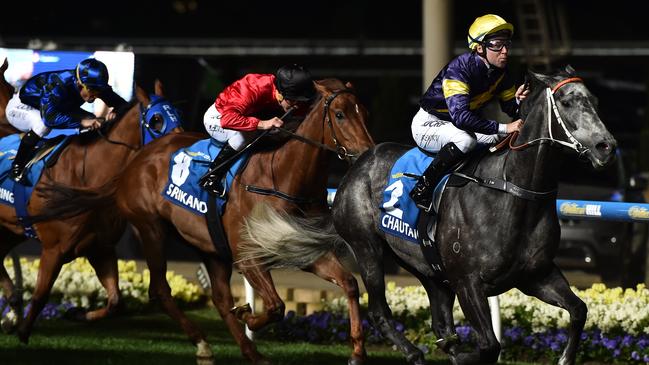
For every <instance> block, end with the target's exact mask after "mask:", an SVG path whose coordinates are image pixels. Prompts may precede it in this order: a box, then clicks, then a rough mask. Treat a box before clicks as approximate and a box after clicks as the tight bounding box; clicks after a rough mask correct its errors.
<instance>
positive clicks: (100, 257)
mask: <svg viewBox="0 0 649 365" xmlns="http://www.w3.org/2000/svg"><path fill="white" fill-rule="evenodd" d="M87 257H88V261H89V262H90V265H91V266H92V267H93V268H94V269H95V273H96V275H97V278H98V279H99V281H100V282H101V285H103V286H104V288H105V289H106V294H107V298H106V306H105V307H104V308H99V309H97V310H94V311H90V312H87V313H85V314H84V316H83V319H85V320H87V321H95V320H98V319H101V318H105V317H107V316H109V315H111V314H113V313H114V312H115V311H116V310H117V307H118V305H119V302H120V292H119V278H118V271H117V255H116V254H115V246H112V245H101V246H98V247H96V248H93V250H92V252H90V253H89V254H88V255H87Z"/></svg>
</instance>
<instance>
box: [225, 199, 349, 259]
mask: <svg viewBox="0 0 649 365" xmlns="http://www.w3.org/2000/svg"><path fill="white" fill-rule="evenodd" d="M241 230H242V232H241V237H242V242H241V243H240V244H239V246H238V259H237V263H238V264H239V265H240V266H243V267H245V266H246V265H252V264H261V265H264V266H265V267H267V268H268V269H274V268H298V269H302V268H305V267H308V266H309V265H311V264H312V263H313V262H315V261H316V260H317V259H319V258H320V257H322V255H324V254H326V253H328V252H333V253H334V254H336V253H337V254H341V255H342V253H343V252H338V251H341V250H346V244H345V241H344V240H343V239H342V237H340V236H339V235H338V234H337V233H336V230H335V229H334V226H333V221H332V219H331V215H330V214H326V215H321V216H315V217H308V218H303V217H296V216H292V215H290V214H288V213H286V212H278V211H276V210H275V209H273V208H272V207H270V206H269V205H267V204H258V205H257V206H255V207H254V208H253V210H252V213H251V214H250V215H249V216H248V218H246V219H245V221H244V225H243V227H242V229H241Z"/></svg>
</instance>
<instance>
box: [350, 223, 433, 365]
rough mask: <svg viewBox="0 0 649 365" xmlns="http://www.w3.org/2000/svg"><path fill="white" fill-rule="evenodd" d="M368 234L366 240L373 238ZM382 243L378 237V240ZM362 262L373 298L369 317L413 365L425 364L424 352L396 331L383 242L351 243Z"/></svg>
mask: <svg viewBox="0 0 649 365" xmlns="http://www.w3.org/2000/svg"><path fill="white" fill-rule="evenodd" d="M370 235H371V233H369V234H367V236H366V237H368V236H370ZM376 239H377V240H378V238H376ZM347 242H349V244H350V246H351V247H352V249H353V250H354V255H355V257H356V259H357V261H358V266H359V268H360V273H361V277H362V278H363V282H364V283H365V288H366V289H367V294H368V296H369V303H368V313H367V314H368V316H369V318H370V320H371V321H372V323H373V324H374V327H376V328H377V329H378V330H379V331H380V332H381V333H382V334H383V335H384V336H385V337H387V338H388V339H389V340H390V341H392V343H393V344H394V345H395V346H397V348H398V349H399V350H400V351H401V352H403V353H404V355H405V356H406V359H407V360H408V362H410V363H411V364H416V365H420V364H422V365H423V364H425V363H426V360H425V359H424V353H423V352H422V351H421V350H420V349H419V348H417V347H416V346H415V345H413V344H412V343H411V342H410V341H408V339H407V338H406V336H404V335H403V333H401V332H399V331H397V329H396V328H395V324H394V320H393V317H392V311H391V310H390V307H389V306H388V302H387V299H386V298H385V272H384V270H383V252H382V251H381V248H380V247H381V246H382V243H380V242H377V243H372V244H368V243H367V241H366V240H365V239H362V238H361V239H359V241H357V242H352V241H351V240H348V241H347Z"/></svg>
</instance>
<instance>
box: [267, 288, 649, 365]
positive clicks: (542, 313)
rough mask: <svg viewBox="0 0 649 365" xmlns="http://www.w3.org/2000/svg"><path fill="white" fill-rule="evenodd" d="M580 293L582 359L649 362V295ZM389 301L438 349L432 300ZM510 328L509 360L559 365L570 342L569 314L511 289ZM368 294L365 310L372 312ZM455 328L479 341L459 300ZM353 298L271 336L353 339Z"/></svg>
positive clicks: (506, 335)
mask: <svg viewBox="0 0 649 365" xmlns="http://www.w3.org/2000/svg"><path fill="white" fill-rule="evenodd" d="M573 291H574V292H575V293H576V294H577V295H578V296H579V297H580V298H581V299H582V300H583V301H584V302H585V303H586V305H587V306H588V318H587V321H586V326H585V331H584V333H583V334H582V336H581V344H580V347H579V354H578V357H579V360H580V362H583V361H596V362H601V363H607V364H611V363H620V364H643V363H649V290H647V288H645V286H644V285H638V286H637V287H636V289H626V290H624V289H621V288H612V289H608V288H606V287H605V286H604V285H603V284H595V285H593V286H592V287H591V288H589V289H586V290H577V289H575V288H573ZM386 298H387V301H388V304H389V305H390V308H391V309H392V313H393V315H394V317H395V320H396V321H397V328H398V329H400V330H402V331H404V332H405V334H406V336H407V337H408V338H409V339H410V340H411V341H412V342H413V343H415V344H417V345H418V346H419V347H420V348H422V349H423V350H425V351H428V350H430V349H434V348H435V347H434V342H435V340H436V338H435V337H434V335H432V332H431V330H430V325H431V320H430V312H429V309H428V305H429V303H428V297H427V296H426V293H425V291H424V289H423V288H422V287H419V286H417V287H415V286H411V287H397V286H396V285H395V284H394V283H388V285H387V287H386ZM499 299H500V306H501V309H500V312H501V317H502V325H503V328H504V330H503V338H502V346H503V352H502V358H503V359H504V360H519V361H521V360H522V361H538V360H542V361H544V362H546V361H549V362H555V363H556V361H557V359H558V358H559V356H560V355H561V352H562V351H563V348H564V346H565V344H566V341H567V339H568V335H567V328H568V323H569V315H568V312H567V311H565V310H563V309H559V308H557V307H553V306H551V305H549V304H546V303H543V302H541V301H539V300H538V299H536V298H533V297H528V296H526V295H525V294H523V293H521V292H520V291H518V290H511V291H509V292H507V293H505V294H503V295H501V296H500V297H499ZM367 300H368V298H367V294H364V295H363V296H362V297H361V299H360V302H361V306H362V307H363V308H366V307H367ZM453 312H454V318H455V320H456V330H457V333H458V335H459V336H460V339H461V340H462V342H463V343H466V344H471V343H472V342H473V332H472V330H471V328H470V327H469V326H467V325H466V320H465V318H464V315H463V313H462V311H461V309H460V308H459V305H458V304H457V301H456V303H455V306H454V309H453ZM346 313H347V300H346V298H339V299H336V300H334V301H332V302H330V303H326V305H325V311H324V312H321V313H316V314H313V315H311V316H307V317H296V316H295V315H294V313H289V314H288V315H287V316H286V318H285V320H284V321H283V322H282V323H281V324H280V325H278V326H277V327H275V328H273V329H271V330H268V331H266V332H265V335H266V336H270V337H278V338H283V339H287V340H290V339H294V340H297V341H304V339H307V340H308V341H311V342H323V341H346V340H347V337H348V336H347V334H348V331H349V322H348V321H347V320H346ZM364 327H366V332H365V333H366V336H367V338H368V341H369V342H382V341H383V342H384V340H383V339H382V338H381V336H380V334H379V333H378V332H376V331H375V330H374V329H370V328H369V327H368V326H367V322H366V321H364Z"/></svg>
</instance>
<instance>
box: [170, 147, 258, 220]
mask: <svg viewBox="0 0 649 365" xmlns="http://www.w3.org/2000/svg"><path fill="white" fill-rule="evenodd" d="M220 150H221V146H219V145H218V144H217V143H216V142H214V140H212V139H211V138H209V139H203V140H200V141H198V142H196V143H194V144H193V145H191V146H189V147H186V148H181V149H179V150H178V151H175V152H173V153H172V154H171V160H170V161H169V179H168V180H167V185H166V186H165V188H164V190H163V191H162V192H161V194H162V196H163V197H164V198H165V199H167V200H169V201H170V202H172V203H174V204H176V205H178V206H180V207H183V208H185V209H187V210H189V211H191V212H193V213H196V214H201V215H202V214H205V213H207V200H208V199H209V197H210V195H209V194H208V193H207V192H206V191H205V190H203V189H202V188H201V187H200V186H199V184H198V180H199V179H200V178H201V176H203V175H204V174H205V173H207V170H208V169H209V166H210V163H211V162H212V160H213V159H214V158H215V157H216V155H218V153H219V151H220ZM248 156H249V154H248V153H243V154H242V155H241V156H239V158H238V159H237V161H236V162H235V163H234V164H233V165H232V167H231V168H230V170H229V171H228V173H227V174H225V186H226V192H225V194H224V196H223V197H217V198H216V202H217V206H218V208H219V213H220V214H223V211H224V210H225V203H226V197H227V193H228V191H230V186H231V185H232V181H234V177H235V176H236V173H237V172H238V170H239V168H240V167H241V166H242V165H243V163H244V162H245V161H246V160H247V159H248Z"/></svg>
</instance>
